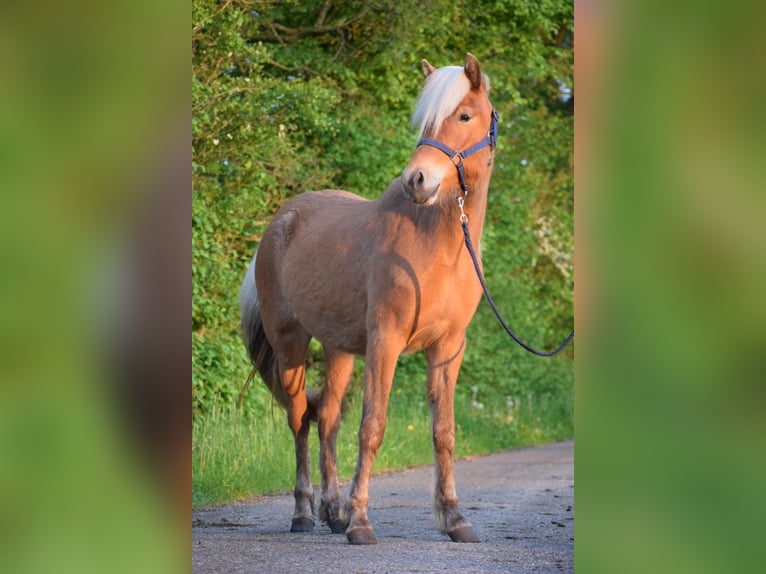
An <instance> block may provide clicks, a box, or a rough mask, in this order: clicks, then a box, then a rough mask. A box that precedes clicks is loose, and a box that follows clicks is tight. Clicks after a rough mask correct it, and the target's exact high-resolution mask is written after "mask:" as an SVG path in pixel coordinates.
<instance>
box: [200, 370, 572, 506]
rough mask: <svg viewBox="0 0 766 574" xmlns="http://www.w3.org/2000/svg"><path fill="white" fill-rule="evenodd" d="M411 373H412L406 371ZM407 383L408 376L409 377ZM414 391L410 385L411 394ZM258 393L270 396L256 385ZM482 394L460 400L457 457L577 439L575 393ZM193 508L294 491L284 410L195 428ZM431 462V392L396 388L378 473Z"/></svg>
mask: <svg viewBox="0 0 766 574" xmlns="http://www.w3.org/2000/svg"><path fill="white" fill-rule="evenodd" d="M404 371H405V372H407V369H406V368H405V369H404ZM403 376H406V374H405V375H403ZM413 386H414V385H410V387H413ZM254 392H258V393H266V391H265V390H263V389H262V388H261V386H258V388H257V389H254ZM360 394H361V393H360V388H359V385H355V386H353V387H352V389H351V391H350V396H349V398H348V409H347V412H346V415H345V416H344V419H343V422H342V424H341V429H340V433H339V436H338V450H337V452H338V473H339V477H340V479H341V480H349V479H350V478H351V477H352V475H353V472H354V466H355V464H356V456H357V431H358V429H359V422H360V417H361V410H362V409H361V399H360ZM475 394H476V393H473V394H472V393H470V392H469V393H458V394H457V396H456V404H455V422H456V452H455V456H456V457H457V458H461V457H466V456H469V455H475V454H485V453H490V452H496V451H498V450H504V449H509V448H516V447H520V446H526V445H531V444H539V443H542V442H550V441H554V440H560V439H564V438H568V437H571V436H572V435H573V431H574V429H573V393H572V392H571V391H569V392H566V391H564V392H558V393H552V394H551V393H547V394H545V393H544V394H538V395H533V394H528V395H527V396H526V397H523V398H521V399H518V400H514V401H512V402H510V403H509V401H508V400H507V399H503V400H502V401H500V402H497V403H493V404H484V405H483V406H479V404H480V402H479V401H477V400H475V399H476V397H475V396H474V395H475ZM192 434H193V443H192V444H193V445H192V505H193V507H194V508H200V507H204V506H208V505H212V504H218V503H223V502H227V501H232V500H236V499H242V498H247V497H251V496H254V495H259V494H269V493H275V492H286V491H290V490H292V488H293V486H294V480H295V459H294V449H293V439H292V434H291V433H290V430H289V428H288V426H287V422H286V417H285V413H284V411H283V410H281V409H280V408H279V407H277V406H275V407H274V408H273V413H272V412H271V411H270V410H266V411H265V412H261V413H257V414H256V415H245V413H244V412H243V411H241V410H238V409H236V408H230V407H224V406H221V405H219V406H216V407H214V408H212V409H211V410H210V411H209V412H208V413H206V414H205V416H198V417H195V420H194V422H193V426H192ZM310 449H311V457H312V466H313V469H312V480H313V481H314V483H315V484H316V485H318V484H319V483H320V482H319V481H320V478H319V470H318V464H317V461H318V451H319V446H318V439H317V436H316V429H315V428H314V427H313V426H312V432H311V439H310ZM432 463H433V448H432V442H431V419H430V412H429V409H428V405H427V402H426V400H425V393H424V392H423V393H422V395H418V394H414V396H413V393H412V392H410V393H408V392H406V391H405V390H404V388H403V387H402V386H397V381H396V380H395V382H394V390H393V392H392V393H391V399H390V404H389V410H388V420H387V425H386V435H385V439H384V441H383V446H382V447H381V449H380V451H379V452H378V455H377V457H376V460H375V472H380V471H384V470H391V469H398V468H407V467H412V466H420V465H428V464H432Z"/></svg>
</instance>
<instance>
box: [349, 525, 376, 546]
mask: <svg viewBox="0 0 766 574" xmlns="http://www.w3.org/2000/svg"><path fill="white" fill-rule="evenodd" d="M346 538H348V541H349V542H350V543H351V544H377V543H378V539H377V538H375V535H374V534H373V533H372V528H355V529H354V530H349V531H348V532H346Z"/></svg>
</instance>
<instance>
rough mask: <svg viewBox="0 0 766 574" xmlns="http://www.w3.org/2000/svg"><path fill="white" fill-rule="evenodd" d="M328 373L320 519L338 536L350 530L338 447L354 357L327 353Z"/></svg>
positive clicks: (321, 438)
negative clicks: (343, 497) (348, 528)
mask: <svg viewBox="0 0 766 574" xmlns="http://www.w3.org/2000/svg"><path fill="white" fill-rule="evenodd" d="M325 360H326V362H327V370H326V375H325V384H324V388H323V389H322V398H321V402H320V403H319V423H318V425H317V426H318V428H319V468H320V470H321V472H322V499H321V501H320V503H319V518H320V519H321V520H323V521H324V522H325V523H327V525H328V526H329V527H330V529H331V530H332V531H333V532H334V533H335V534H342V533H343V532H344V531H345V530H346V525H345V524H344V523H343V514H342V503H343V500H342V497H341V492H340V485H339V484H338V468H337V465H336V451H335V443H336V438H337V436H338V429H339V428H340V415H341V412H340V411H341V402H342V401H343V395H344V394H345V393H346V388H347V387H348V383H349V380H350V378H351V373H352V371H353V369H354V356H353V355H350V354H348V353H343V352H341V351H330V350H328V349H325Z"/></svg>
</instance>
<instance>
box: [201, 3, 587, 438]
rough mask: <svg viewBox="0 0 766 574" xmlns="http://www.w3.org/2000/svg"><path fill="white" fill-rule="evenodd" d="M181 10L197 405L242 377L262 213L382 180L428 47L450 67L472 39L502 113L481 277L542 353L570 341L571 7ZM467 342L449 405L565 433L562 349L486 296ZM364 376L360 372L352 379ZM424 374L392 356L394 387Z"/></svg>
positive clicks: (253, 405) (412, 360)
mask: <svg viewBox="0 0 766 574" xmlns="http://www.w3.org/2000/svg"><path fill="white" fill-rule="evenodd" d="M192 5H193V11H192V19H193V34H192V41H193V44H192V62H193V69H192V72H193V74H192V106H193V121H192V136H193V138H192V145H193V166H192V169H193V198H192V205H193V211H192V216H193V218H192V252H193V270H192V272H193V276H192V292H193V304H192V360H193V380H192V390H193V394H192V409H193V412H194V413H195V416H196V417H199V416H205V414H206V413H208V412H211V409H213V407H214V406H216V405H220V404H224V405H227V404H233V403H234V401H235V400H236V397H237V396H238V395H239V392H240V389H241V387H242V384H243V382H244V380H245V379H246V377H247V374H248V372H249V365H248V360H247V357H246V354H245V351H244V348H243V346H242V344H241V340H240V334H239V310H238V302H237V296H238V289H239V283H240V281H241V278H242V275H243V273H244V271H245V269H246V268H247V265H248V263H249V260H250V257H251V256H252V253H253V252H254V250H255V248H256V246H257V244H258V241H259V239H260V237H261V235H262V233H263V231H264V229H265V227H266V225H267V224H268V222H269V220H270V218H271V217H272V215H273V214H274V212H275V211H276V210H277V209H278V208H279V206H280V205H281V204H282V203H283V202H284V201H285V200H286V199H288V198H289V197H291V196H293V195H295V194H297V193H300V192H303V191H308V190H312V189H322V188H328V187H329V188H342V189H347V190H349V191H352V192H355V193H358V194H361V195H363V196H366V197H371V198H372V197H377V196H378V195H380V193H382V191H383V189H385V187H386V185H387V184H388V183H389V182H390V180H391V179H393V178H394V177H395V176H396V175H398V173H400V172H401V170H402V168H403V167H404V166H405V165H406V163H407V162H408V160H409V157H410V155H411V153H412V150H413V146H414V143H415V140H414V135H413V133H412V132H411V131H410V129H409V115H410V113H411V111H412V109H413V107H414V102H415V98H416V96H417V93H418V91H419V89H420V87H421V85H422V74H421V71H420V60H421V59H422V58H423V57H426V58H428V59H429V61H431V62H432V63H433V64H434V65H436V66H442V65H448V64H461V63H462V62H463V61H464V58H465V52H466V51H471V52H472V53H473V54H475V55H476V56H477V57H478V58H479V60H480V62H481V63H482V67H483V70H484V72H486V73H487V74H488V75H489V76H490V78H491V80H492V85H493V89H492V91H491V94H490V96H491V98H492V100H493V103H494V105H495V108H496V109H497V110H498V112H499V114H500V118H501V121H500V126H499V143H498V149H497V152H496V160H495V162H496V164H495V171H494V175H493V180H492V185H491V188H490V194H489V203H488V211H487V222H486V226H485V232H484V237H483V238H482V251H483V256H484V261H485V272H486V275H487V280H488V282H489V284H490V288H491V290H492V292H493V297H494V298H495V300H496V302H497V303H498V305H499V306H500V308H501V309H502V310H503V311H504V313H505V314H506V315H507V317H508V320H509V322H510V324H511V326H512V327H514V328H515V329H516V330H517V331H518V333H519V334H520V336H521V337H522V338H523V339H525V340H527V341H528V342H529V343H531V344H533V345H534V346H537V347H544V348H551V347H553V346H555V345H557V344H558V343H559V342H560V340H561V339H563V337H565V336H566V334H567V333H568V332H569V330H570V329H571V327H572V323H573V308H572V294H573V284H574V267H573V253H572V252H573V210H574V198H573V188H574V183H573V173H572V158H573V127H574V125H573V124H574V112H573V101H574V84H573V80H574V75H573V44H572V37H573V19H572V18H573V6H572V3H571V2H567V1H558V0H546V1H544V2H531V1H530V0H517V1H503V0H499V1H493V2H488V3H486V4H485V5H484V6H478V7H477V5H476V4H475V3H473V2H471V3H469V2H464V1H461V0H457V1H449V2H448V1H444V0H435V1H431V2H422V1H421V0H418V1H415V0H397V1H393V0H382V1H380V2H376V3H369V2H363V1H352V2H335V1H332V0H331V1H325V0H321V1H319V0H313V1H302V2H297V1H288V2H281V3H273V2H265V1H264V2H259V1H256V2H251V1H245V0H232V1H230V2H226V3H218V2H215V1H213V0H194V1H193V4H192ZM413 14H417V17H413V16H412V15H413ZM468 338H469V344H468V348H467V351H466V356H465V362H464V366H463V370H462V373H461V381H460V384H459V385H458V391H457V392H458V395H457V400H458V403H459V405H458V411H459V412H463V411H464V412H465V413H469V414H470V413H473V415H476V414H477V413H476V412H475V411H476V409H473V410H472V409H471V405H472V404H473V403H482V404H484V405H487V408H486V409H485V410H484V411H483V414H482V416H483V417H485V418H487V417H489V418H488V419H487V420H489V419H491V420H494V421H501V420H505V419H503V417H508V416H510V415H509V414H508V413H509V412H510V411H509V407H508V404H515V405H517V406H518V405H520V404H522V403H523V404H525V405H527V404H530V405H537V406H536V407H535V408H537V409H538V410H539V411H540V412H541V413H542V412H543V411H544V410H545V408H547V407H546V406H545V405H548V406H550V409H549V410H550V412H546V413H545V414H544V416H543V419H545V421H547V422H545V423H544V424H547V425H549V426H556V425H563V426H562V427H561V428H563V429H570V431H571V428H572V424H573V414H572V395H573V391H572V388H573V387H572V385H573V356H574V350H573V346H572V347H570V348H569V349H567V350H566V351H565V352H564V353H563V355H562V356H561V357H558V358H555V359H540V358H537V357H533V356H530V355H527V354H526V353H525V352H524V351H522V350H521V349H519V348H517V347H515V346H512V345H513V343H512V342H510V341H509V340H508V339H507V337H506V336H505V334H504V333H503V332H502V330H501V329H500V328H499V327H498V326H497V325H496V324H495V319H494V316H492V314H491V312H490V311H489V309H488V308H487V306H486V305H485V304H484V303H482V304H481V305H480V308H479V312H478V314H477V316H476V318H475V319H474V322H473V323H472V325H471V327H470V329H469V334H468ZM309 363H310V365H311V367H310V370H309V374H308V378H309V382H310V383H313V384H316V383H318V382H319V381H320V380H321V373H322V368H323V362H322V356H321V348H320V347H319V346H318V345H316V344H313V345H312V347H311V349H310V357H309ZM360 378H361V371H360V369H359V368H358V369H357V372H356V375H355V387H356V388H357V389H358V387H359V384H360ZM424 381H425V367H424V364H423V361H422V358H421V357H403V358H402V359H401V360H400V367H399V369H398V372H397V376H396V380H395V388H397V389H400V391H401V393H402V394H403V396H404V397H405V398H407V400H409V401H416V400H422V398H423V396H424ZM509 401H510V403H509ZM270 408H271V399H270V397H269V396H268V394H267V393H266V391H265V390H264V389H263V388H262V385H259V384H257V383H256V384H254V385H252V386H251V387H250V389H248V391H247V394H246V400H245V403H244V409H245V415H246V416H248V417H249V416H256V415H258V414H263V413H266V412H268V410H269V409H270ZM392 408H396V406H395V405H394V404H393V401H392ZM460 409H462V411H460ZM490 411H492V413H493V414H492V413H490ZM549 415H550V416H549ZM541 416H542V415H541ZM492 417H494V418H492ZM533 418H534V417H533ZM541 420H542V419H541ZM556 421H558V422H556ZM493 424H495V423H493ZM498 424H499V423H498ZM509 424H510V423H508V424H506V426H505V427H503V428H505V429H506V431H508V429H510V426H508V425H509ZM541 424H542V423H541ZM488 428H489V427H488ZM492 428H494V427H492ZM517 430H518V429H517ZM509 432H510V431H509ZM564 435H566V432H565V431H564Z"/></svg>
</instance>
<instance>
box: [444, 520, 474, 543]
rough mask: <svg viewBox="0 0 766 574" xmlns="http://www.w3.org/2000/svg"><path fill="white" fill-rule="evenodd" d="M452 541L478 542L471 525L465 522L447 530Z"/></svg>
mask: <svg viewBox="0 0 766 574" xmlns="http://www.w3.org/2000/svg"><path fill="white" fill-rule="evenodd" d="M447 534H448V535H449V537H450V538H452V541H453V542H478V541H479V537H478V536H476V532H474V530H473V526H471V525H470V524H466V525H465V526H458V527H457V528H455V530H452V531H450V532H447Z"/></svg>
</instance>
